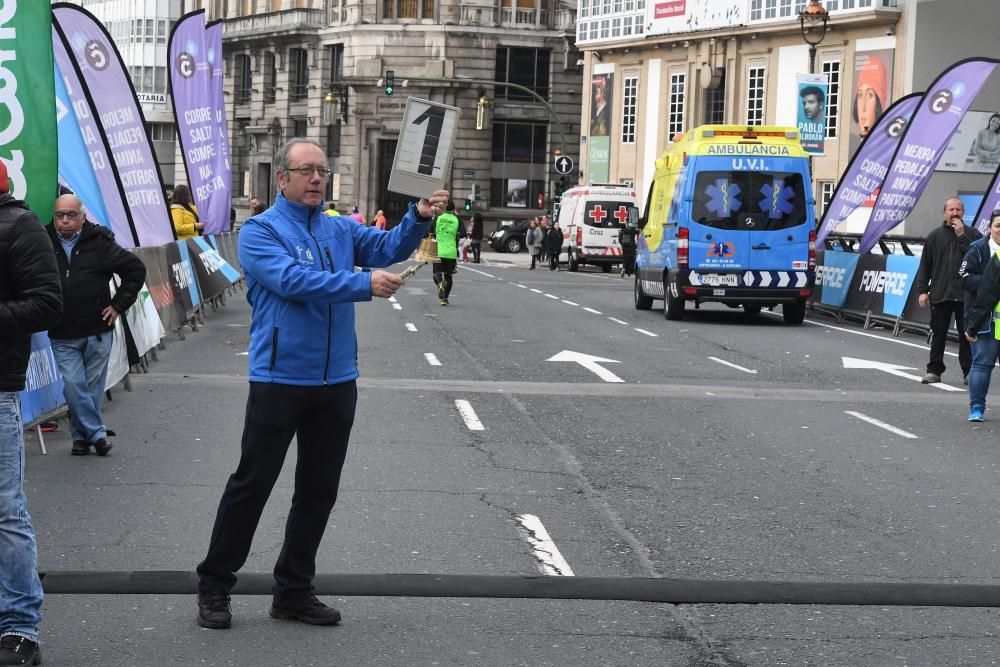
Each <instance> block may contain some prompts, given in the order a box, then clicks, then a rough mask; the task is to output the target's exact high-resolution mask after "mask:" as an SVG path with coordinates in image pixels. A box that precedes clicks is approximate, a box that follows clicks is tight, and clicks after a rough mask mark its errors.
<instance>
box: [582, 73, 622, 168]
mask: <svg viewBox="0 0 1000 667" xmlns="http://www.w3.org/2000/svg"><path fill="white" fill-rule="evenodd" d="M614 90H615V74H614V65H596V66H595V67H594V74H593V76H592V77H591V80H590V137H589V140H588V142H589V143H588V144H587V145H588V150H587V155H588V159H587V163H588V167H587V168H588V171H589V172H590V173H589V174H588V175H587V181H588V182H589V183H607V182H608V175H609V173H610V170H611V131H612V127H611V120H612V118H613V116H612V113H611V110H612V109H613V108H614Z"/></svg>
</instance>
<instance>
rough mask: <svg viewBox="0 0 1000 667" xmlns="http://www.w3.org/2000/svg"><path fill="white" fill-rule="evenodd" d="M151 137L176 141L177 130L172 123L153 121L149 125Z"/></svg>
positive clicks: (156, 139) (158, 139)
mask: <svg viewBox="0 0 1000 667" xmlns="http://www.w3.org/2000/svg"><path fill="white" fill-rule="evenodd" d="M149 138H150V139H151V140H152V141H175V140H176V139H177V132H176V131H175V130H174V126H173V124H172V123H151V124H150V125H149Z"/></svg>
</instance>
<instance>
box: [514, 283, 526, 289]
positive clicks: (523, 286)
mask: <svg viewBox="0 0 1000 667" xmlns="http://www.w3.org/2000/svg"><path fill="white" fill-rule="evenodd" d="M514 284H515V285H517V286H518V287H520V288H521V289H528V286H527V285H522V284H521V283H514Z"/></svg>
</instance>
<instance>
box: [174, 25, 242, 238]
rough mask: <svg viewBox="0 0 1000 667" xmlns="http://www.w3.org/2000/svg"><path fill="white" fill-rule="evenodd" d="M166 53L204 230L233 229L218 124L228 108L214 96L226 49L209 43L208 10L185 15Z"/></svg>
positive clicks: (180, 132)
mask: <svg viewBox="0 0 1000 667" xmlns="http://www.w3.org/2000/svg"><path fill="white" fill-rule="evenodd" d="M220 27H221V25H220ZM219 36H220V38H221V33H220V35H219ZM167 52H168V62H169V63H170V67H169V68H168V72H169V77H170V92H171V99H172V100H173V105H174V116H175V117H176V119H177V133H178V138H179V140H180V144H181V153H182V154H183V156H184V168H185V170H186V171H187V177H188V183H189V184H190V186H191V193H192V195H194V201H195V204H196V205H197V206H198V218H199V219H200V221H201V222H203V223H205V230H204V231H205V233H206V234H217V233H219V232H223V231H226V230H227V229H228V227H229V207H230V204H229V189H230V186H231V183H232V179H231V178H230V176H229V169H228V160H227V156H226V155H223V154H222V151H220V149H219V134H220V132H219V128H218V125H219V121H220V119H224V118H225V111H224V109H222V108H219V107H217V106H216V100H215V94H214V89H215V85H216V82H215V79H214V73H215V70H216V68H217V63H216V62H215V61H216V60H218V59H219V56H221V49H219V50H216V46H215V45H214V44H213V45H211V46H210V45H209V44H208V32H207V31H206V28H205V12H204V10H197V11H194V12H190V13H188V14H185V15H184V16H183V17H181V20H180V21H178V22H177V24H176V25H175V26H174V29H173V31H172V32H171V33H170V43H169V46H168V47H167ZM218 102H221V99H219V100H218Z"/></svg>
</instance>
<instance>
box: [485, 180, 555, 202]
mask: <svg viewBox="0 0 1000 667" xmlns="http://www.w3.org/2000/svg"><path fill="white" fill-rule="evenodd" d="M539 195H543V196H544V195H545V181H538V180H532V179H529V178H491V179H490V206H491V207H493V208H535V207H536V206H538V196H539Z"/></svg>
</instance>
